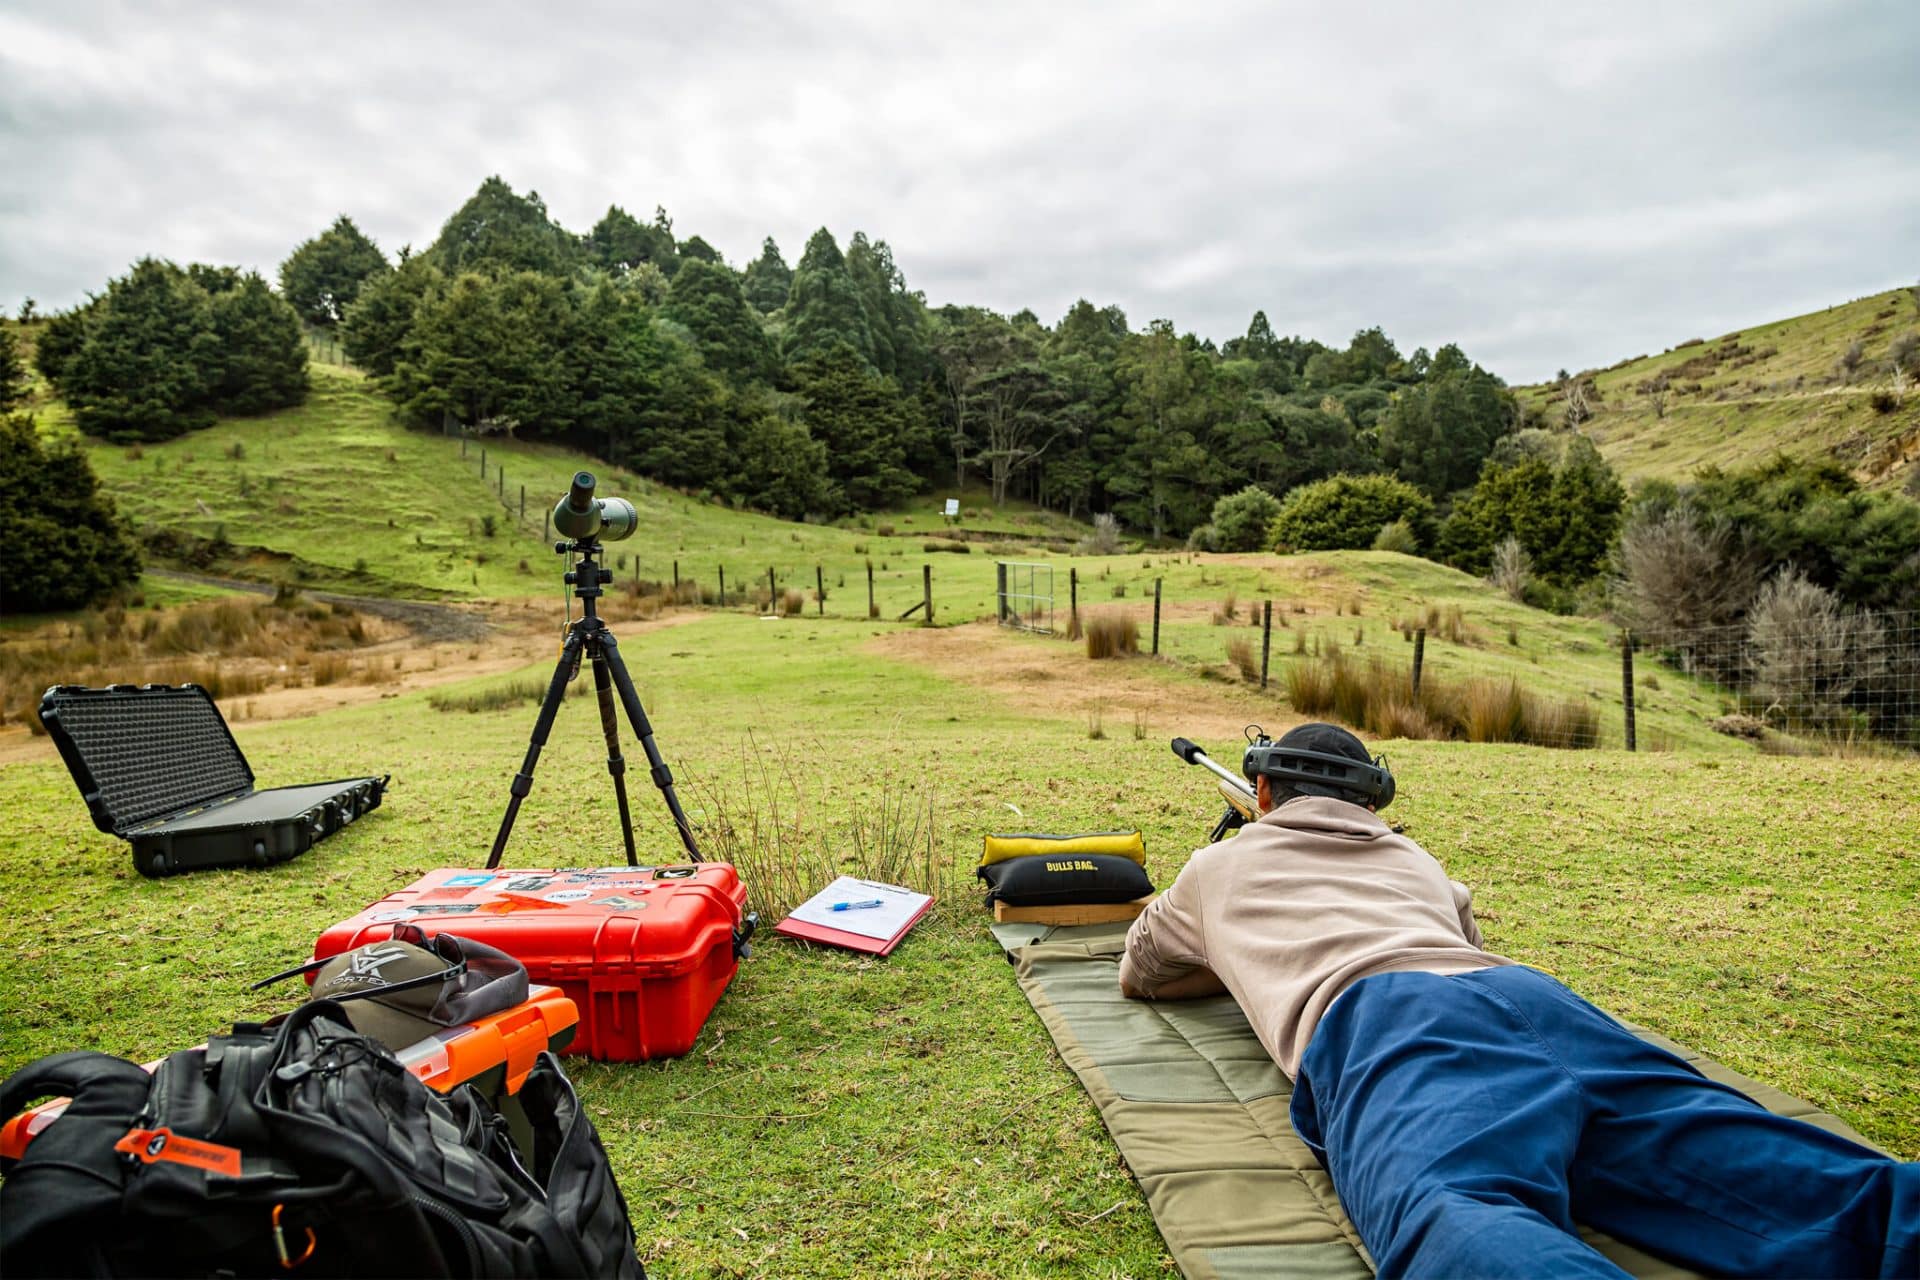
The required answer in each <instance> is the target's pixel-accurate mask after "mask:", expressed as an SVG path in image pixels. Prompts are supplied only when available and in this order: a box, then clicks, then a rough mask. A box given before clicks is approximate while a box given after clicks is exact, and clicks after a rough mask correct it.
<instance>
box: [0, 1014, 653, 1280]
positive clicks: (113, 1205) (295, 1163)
mask: <svg viewBox="0 0 1920 1280" xmlns="http://www.w3.org/2000/svg"><path fill="white" fill-rule="evenodd" d="M49 1096H55V1097H65V1098H70V1099H72V1101H71V1102H70V1103H69V1105H68V1106H67V1109H66V1111H65V1112H64V1113H62V1114H61V1115H60V1117H59V1118H58V1119H57V1120H56V1121H55V1122H54V1123H52V1124H51V1125H49V1126H47V1127H46V1128H45V1129H43V1130H42V1131H41V1132H40V1133H39V1134H38V1135H37V1136H36V1137H35V1138H34V1139H33V1141H32V1143H31V1144H30V1145H29V1146H28V1147H27V1149H26V1153H25V1154H24V1155H23V1156H22V1157H21V1158H20V1159H19V1160H18V1161H14V1162H11V1167H8V1168H5V1169H4V1170H0V1172H4V1174H5V1181H4V1182H3V1183H0V1274H4V1275H6V1276H8V1277H10V1278H11V1277H27V1276H125V1275H138V1276H269V1275H272V1276H286V1275H289V1274H299V1273H305V1274H306V1275H308V1276H313V1277H320V1276H354V1277H359V1276H475V1277H478V1276H499V1277H510V1276H613V1277H619V1278H620V1280H644V1276H643V1273H642V1270H641V1267H640V1263H639V1261H638V1260H637V1258H636V1257H635V1256H634V1244H633V1229H632V1227H631V1226H630V1225H629V1223H628V1221H627V1206H626V1201H625V1200H624V1199H623V1198H622V1197H621V1194H620V1188H619V1186H618V1185H617V1184H616V1183H615V1181H614V1178H613V1171H612V1169H611V1168H610V1167H609V1165H608V1163H607V1155H606V1151H605V1150H604V1149H603V1148H602V1147H601V1145H600V1138H599V1135H598V1134H596V1133H595V1132H594V1129H593V1124H592V1122H591V1121H590V1120H588V1118H587V1117H586V1115H585V1114H584V1112H583V1111H582V1109H581V1107H580V1105H579V1099H578V1098H577V1097H576V1096H575V1094H574V1091H573V1085H572V1083H571V1082H570V1081H569V1080H568V1079H567V1077H566V1075H565V1073H563V1072H562V1071H561V1069H560V1064H559V1061H558V1060H557V1059H556V1058H554V1056H553V1055H552V1054H550V1053H543V1054H541V1055H540V1059H539V1062H538V1065H537V1066H536V1067H535V1068H534V1070H533V1072H532V1073H531V1074H530V1075H529V1076H528V1077H527V1080H526V1083H525V1084H524V1085H523V1086H522V1087H521V1089H520V1092H519V1093H518V1094H516V1095H514V1099H513V1103H512V1107H513V1108H517V1110H518V1111H519V1112H522V1113H524V1122H523V1123H521V1121H522V1117H521V1116H520V1115H516V1116H515V1117H514V1121H515V1122H516V1123H515V1124H514V1125H513V1126H511V1127H517V1128H519V1129H520V1130H521V1141H520V1143H519V1144H518V1147H517V1148H516V1144H515V1142H514V1140H513V1135H512V1133H511V1132H510V1124H509V1120H508V1118H507V1117H504V1116H502V1115H500V1114H498V1113H496V1112H495V1111H494V1109H493V1108H492V1107H491V1106H489V1105H488V1103H487V1101H486V1100H485V1099H484V1098H483V1097H482V1096H481V1095H480V1094H479V1093H478V1092H477V1091H476V1090H475V1089H473V1088H472V1087H471V1086H470V1085H462V1086H461V1087H460V1088H458V1089H456V1090H455V1091H454V1092H453V1093H451V1094H447V1095H444V1096H443V1095H441V1094H438V1093H435V1092H434V1091H433V1090H432V1089H429V1088H428V1087H427V1086H426V1085H424V1084H422V1083H421V1082H420V1081H419V1080H417V1079H415V1078H414V1077H413V1076H412V1075H410V1074H408V1072H407V1070H406V1068H404V1067H402V1066H401V1065H400V1063H399V1061H398V1060H397V1059H395V1058H394V1056H393V1055H392V1054H391V1053H389V1052H388V1051H387V1050H386V1049H385V1048H384V1047H382V1046H381V1045H380V1044H379V1043H377V1042H375V1041H371V1040H368V1039H367V1038H365V1037H364V1036H361V1035H358V1034H356V1033H355V1032H354V1030H353V1028H352V1027H351V1025H350V1024H349V1023H348V1022H347V1020H346V1017H345V1015H344V1014H343V1013H342V1012H341V1010H340V1008H339V1006H338V1005H336V1004H334V1003H333V1002H331V1001H325V1000H321V1001H314V1002H312V1003H310V1004H306V1005H303V1006H301V1007H300V1008H299V1009H297V1010H295V1011H294V1012H293V1013H291V1014H289V1015H288V1016H287V1017H286V1019H285V1020H284V1021H283V1022H281V1023H279V1024H278V1025H277V1026H275V1027H273V1028H271V1029H268V1028H264V1027H261V1026H257V1025H252V1024H245V1023H243V1024H241V1025H239V1026H237V1027H235V1028H234V1031H233V1034H232V1035H229V1036H215V1037H214V1038H213V1039H212V1040H211V1041H209V1042H208V1044H207V1046H206V1047H205V1048H204V1049H186V1050H183V1051H181V1052H178V1053H175V1054H173V1055H172V1056H170V1057H168V1058H167V1059H166V1060H165V1061H164V1062H162V1063H161V1064H160V1066H159V1067H158V1068H157V1069H156V1070H155V1072H154V1073H153V1074H152V1075H148V1074H147V1073H146V1072H145V1071H144V1070H142V1069H141V1068H139V1067H137V1066H135V1065H133V1064H132V1063H130V1062H126V1061H123V1060H122V1059H119V1058H112V1057H108V1056H107V1055H105V1054H100V1053H90V1052H75V1053H61V1054H55V1055H53V1056H51V1057H47V1058H42V1059H40V1060H39V1061H38V1062H34V1063H32V1064H30V1065H28V1066H26V1067H24V1068H22V1069H21V1070H20V1071H19V1072H17V1073H15V1074H14V1075H13V1076H12V1077H11V1078H10V1079H8V1080H7V1082H6V1083H5V1084H4V1085H0V1123H4V1122H5V1121H6V1120H8V1119H11V1118H12V1117H13V1116H14V1115H15V1114H16V1113H17V1112H19V1111H20V1110H21V1109H23V1108H24V1107H26V1106H27V1105H28V1104H30V1103H32V1102H33V1101H34V1100H35V1099H38V1098H43V1097H49ZM523 1151H524V1152H525V1153H526V1156H525V1157H524V1158H523V1156H522V1154H521V1153H522V1152H523Z"/></svg>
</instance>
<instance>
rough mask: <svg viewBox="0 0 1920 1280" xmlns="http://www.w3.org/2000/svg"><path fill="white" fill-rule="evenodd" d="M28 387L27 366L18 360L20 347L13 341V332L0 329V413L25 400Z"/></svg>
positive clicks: (29, 382)
mask: <svg viewBox="0 0 1920 1280" xmlns="http://www.w3.org/2000/svg"><path fill="white" fill-rule="evenodd" d="M30 386H31V380H30V379H29V377H28V376H27V365H26V362H25V361H24V360H22V359H21V358H20V346H19V344H18V343H16V342H15V341H14V339H13V330H11V329H0V413H5V412H6V411H7V410H9V409H11V408H12V407H13V406H14V405H16V404H19V403H20V402H21V401H22V400H25V399H26V398H27V390H28V388H29V387H30Z"/></svg>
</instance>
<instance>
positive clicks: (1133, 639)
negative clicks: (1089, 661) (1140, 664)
mask: <svg viewBox="0 0 1920 1280" xmlns="http://www.w3.org/2000/svg"><path fill="white" fill-rule="evenodd" d="M1083 629H1084V631H1085V634H1086V641H1087V657H1089V658H1094V659H1099V658H1125V657H1129V656H1131V655H1133V654H1137V653H1139V652H1140V624H1139V623H1138V622H1136V621H1134V619H1133V618H1132V617H1131V616H1129V615H1128V614H1124V613H1121V612H1119V611H1117V610H1098V611H1095V612H1091V613H1089V614H1088V615H1087V618H1086V622H1085V623H1084V624H1083Z"/></svg>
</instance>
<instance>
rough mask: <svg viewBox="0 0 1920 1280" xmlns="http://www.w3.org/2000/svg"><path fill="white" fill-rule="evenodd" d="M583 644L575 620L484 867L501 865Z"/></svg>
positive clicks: (542, 703) (580, 632)
mask: <svg viewBox="0 0 1920 1280" xmlns="http://www.w3.org/2000/svg"><path fill="white" fill-rule="evenodd" d="M585 643H586V634H585V630H584V628H582V627H580V626H579V624H578V623H576V624H575V625H574V626H573V627H570V628H568V630H567V642H566V643H565V644H564V645H562V646H561V647H560V662H559V664H558V665H556V666H555V667H554V669H553V681H552V683H550V684H549V685H547V696H546V697H545V698H543V699H541V701H540V716H539V718H538V719H536V720H535V721H534V722H533V740H532V741H531V742H529V743H528V744H527V758H526V759H525V760H523V761H521V763H520V772H518V773H516V774H514V775H513V785H512V786H511V787H510V788H508V790H509V792H510V793H511V794H510V795H509V796H508V798H507V812H506V815H505V816H504V817H502V818H501V819H500V832H499V834H498V835H496V836H494V838H493V852H491V853H489V854H488V855H487V866H488V867H490V868H491V867H497V866H499V865H500V855H502V854H503V853H505V852H506V850H507V837H508V836H510V835H512V834H513V820H514V818H516V817H517V816H519V813H520V802H521V801H522V800H525V799H526V798H527V792H529V791H531V790H533V766H534V765H535V764H537V763H539V760H540V749H541V748H542V747H544V746H546V745H547V735H548V734H549V733H552V732H553V717H554V716H555V715H556V714H557V713H558V712H559V710H560V702H561V700H562V699H563V698H565V697H566V696H567V680H568V679H569V678H570V677H571V676H572V675H573V673H574V672H575V671H578V670H579V669H580V649H581V646H583V645H584V644H585Z"/></svg>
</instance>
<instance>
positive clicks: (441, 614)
mask: <svg viewBox="0 0 1920 1280" xmlns="http://www.w3.org/2000/svg"><path fill="white" fill-rule="evenodd" d="M322 598H327V597H322ZM332 598H335V599H340V600H342V601H350V602H351V604H352V606H353V607H354V608H355V609H360V610H363V611H365V612H368V613H372V614H376V615H378V616H380V617H383V618H387V619H389V620H391V621H394V622H398V623H401V624H403V625H404V626H405V627H407V628H408V634H406V635H405V636H403V637H400V638H395V639H388V640H383V641H382V642H380V643H378V644H371V645H363V646H361V647H359V648H355V649H349V650H345V651H344V654H345V656H346V658H347V659H348V661H347V663H346V674H345V675H344V676H343V678H341V679H339V680H336V681H334V682H333V683H330V684H322V685H314V684H299V683H296V684H293V685H290V686H285V687H276V688H269V689H265V690H263V691H261V692H258V693H249V694H243V695H240V696H237V697H232V698H223V699H221V700H220V711H221V714H222V715H224V716H226V718H227V722H228V723H229V724H248V723H253V722H256V721H261V720H288V719H293V718H296V717H299V716H311V715H318V714H320V713H321V712H323V711H333V710H336V709H338V708H340V707H353V706H362V705H365V704H366V703H370V702H378V701H380V700H381V699H383V698H397V697H399V696H400V695H401V694H403V693H410V692H412V691H414V690H416V689H430V688H434V687H436V686H438V685H443V684H452V683H454V682H455V681H458V680H471V679H473V678H475V677H477V676H488V675H498V674H500V673H501V672H506V671H513V670H516V669H517V668H520V667H524V666H526V665H527V664H528V663H530V662H537V661H540V660H542V659H545V660H546V661H548V662H552V661H553V660H555V659H557V658H558V657H559V654H560V641H561V639H562V635H563V633H564V631H565V628H566V622H567V619H566V618H565V617H564V616H563V615H562V614H561V612H560V603H559V601H558V600H557V599H556V598H552V597H541V598H537V599H529V600H507V601H493V602H489V603H486V604H472V605H444V604H427V603H420V602H415V601H391V600H383V601H375V600H371V599H368V598H366V597H357V596H356V597H332ZM624 603H625V602H624V601H622V600H620V599H619V598H618V597H611V598H609V600H608V601H607V607H606V608H605V609H603V610H602V613H603V614H604V615H606V616H607V617H608V619H609V621H611V622H613V623H614V624H615V627H616V633H617V634H618V635H620V636H622V637H626V636H630V635H638V634H640V633H642V632H646V631H655V630H658V629H660V628H662V627H671V626H677V625H678V624H680V623H682V622H691V621H693V620H694V619H695V618H698V617H700V616H701V615H700V614H698V613H697V612H691V611H689V612H681V613H663V614H660V615H659V616H657V617H653V618H647V619H639V618H634V617H630V616H626V615H627V613H628V610H626V609H625V608H623V607H622V606H623V605H624ZM389 606H394V607H389ZM219 661H221V662H222V663H223V664H224V663H227V662H231V663H234V664H235V665H237V666H245V665H247V664H249V663H257V662H258V661H259V660H258V659H252V658H249V657H247V656H246V655H245V654H233V655H220V656H219ZM284 674H286V673H281V672H275V673H274V678H276V679H278V678H282V676H283V675H284ZM294 678H295V679H298V677H297V675H296V676H294ZM140 679H141V677H140V674H139V673H138V672H130V673H129V674H128V676H127V680H128V682H129V683H139V682H140ZM58 756H59V753H58V752H57V751H56V750H55V749H54V747H53V743H52V741H51V740H50V739H48V738H44V737H36V736H33V735H32V734H30V733H29V731H28V730H27V728H26V727H25V726H24V725H19V724H9V725H7V726H5V727H3V728H0V765H4V764H11V763H13V762H14V761H16V760H53V759H57V758H58Z"/></svg>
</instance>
